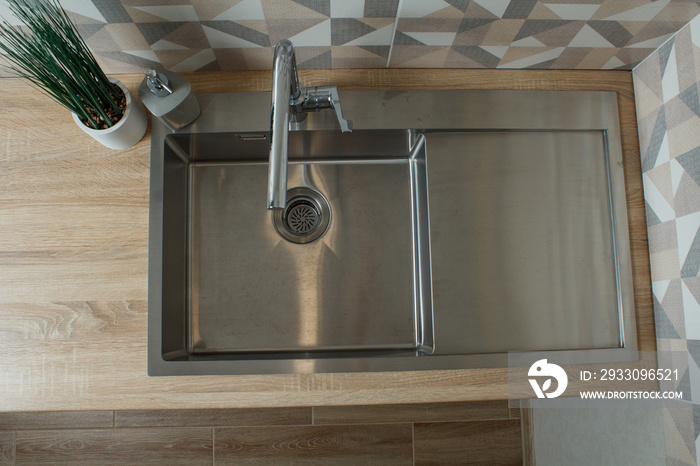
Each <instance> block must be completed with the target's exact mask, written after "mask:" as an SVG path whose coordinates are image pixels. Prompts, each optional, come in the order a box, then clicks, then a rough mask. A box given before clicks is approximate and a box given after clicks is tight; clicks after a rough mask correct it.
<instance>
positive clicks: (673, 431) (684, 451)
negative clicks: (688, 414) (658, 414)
mask: <svg viewBox="0 0 700 466" xmlns="http://www.w3.org/2000/svg"><path fill="white" fill-rule="evenodd" d="M674 411H677V410H675V409H674V410H669V409H666V407H664V408H663V413H664V439H665V444H666V462H667V463H666V464H669V460H677V461H681V464H693V463H694V460H693V454H692V453H691V451H693V450H694V449H695V447H694V446H693V450H690V449H689V447H688V444H687V443H686V441H685V439H684V438H683V434H682V433H681V432H680V431H679V429H678V424H677V423H676V420H675V419H674V417H673V416H675V417H678V413H674ZM672 413H673V414H672ZM692 422H693V421H692V419H689V422H688V425H687V426H684V427H683V429H684V430H686V431H690V430H692V429H693V427H692ZM681 424H683V422H681Z"/></svg>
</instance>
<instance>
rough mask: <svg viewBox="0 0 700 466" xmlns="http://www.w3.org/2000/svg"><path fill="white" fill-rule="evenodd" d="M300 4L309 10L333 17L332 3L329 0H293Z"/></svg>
mask: <svg viewBox="0 0 700 466" xmlns="http://www.w3.org/2000/svg"><path fill="white" fill-rule="evenodd" d="M292 1H293V2H295V3H298V4H299V5H303V6H305V7H306V8H308V9H309V10H313V11H315V12H317V13H321V14H322V15H324V16H327V17H329V18H330V17H331V4H330V2H329V1H328V0H292Z"/></svg>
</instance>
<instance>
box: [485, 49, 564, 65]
mask: <svg viewBox="0 0 700 466" xmlns="http://www.w3.org/2000/svg"><path fill="white" fill-rule="evenodd" d="M521 50H523V51H528V50H529V51H532V49H527V48H524V47H523V48H522V49H521ZM536 50H537V51H536V52H535V53H532V54H531V55H530V56H527V57H524V58H521V59H519V60H514V61H508V62H507V63H504V62H505V61H506V57H508V55H509V53H510V51H509V53H506V57H504V59H503V60H502V61H501V63H500V64H499V65H498V67H499V68H530V67H533V66H534V67H535V68H541V67H544V66H545V65H544V64H545V63H547V62H550V64H551V63H553V62H554V60H556V59H557V58H558V57H559V55H560V54H561V53H562V52H563V51H564V47H558V48H554V49H549V50H546V51H542V49H536Z"/></svg>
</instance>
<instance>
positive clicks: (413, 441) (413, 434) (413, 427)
mask: <svg viewBox="0 0 700 466" xmlns="http://www.w3.org/2000/svg"><path fill="white" fill-rule="evenodd" d="M411 448H412V450H411V454H412V455H413V466H416V423H415V422H412V423H411Z"/></svg>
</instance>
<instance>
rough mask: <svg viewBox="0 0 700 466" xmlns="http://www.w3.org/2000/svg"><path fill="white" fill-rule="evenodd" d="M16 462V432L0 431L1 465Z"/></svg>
mask: <svg viewBox="0 0 700 466" xmlns="http://www.w3.org/2000/svg"><path fill="white" fill-rule="evenodd" d="M11 464H15V433H14V432H0V466H9V465H11Z"/></svg>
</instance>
